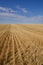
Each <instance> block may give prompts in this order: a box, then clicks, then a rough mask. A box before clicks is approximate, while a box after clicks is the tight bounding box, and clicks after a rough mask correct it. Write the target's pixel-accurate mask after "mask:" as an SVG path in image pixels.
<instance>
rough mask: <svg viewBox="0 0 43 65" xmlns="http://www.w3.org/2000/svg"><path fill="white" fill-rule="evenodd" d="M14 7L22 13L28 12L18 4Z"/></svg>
mask: <svg viewBox="0 0 43 65" xmlns="http://www.w3.org/2000/svg"><path fill="white" fill-rule="evenodd" d="M16 8H17V9H19V10H20V11H22V12H24V13H28V10H27V9H26V8H21V7H20V6H19V5H17V6H16Z"/></svg>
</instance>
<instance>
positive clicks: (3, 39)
mask: <svg viewBox="0 0 43 65" xmlns="http://www.w3.org/2000/svg"><path fill="white" fill-rule="evenodd" d="M0 65H43V25H41V24H39V25H38V24H37V25H35V24H32V25H30V24H0Z"/></svg>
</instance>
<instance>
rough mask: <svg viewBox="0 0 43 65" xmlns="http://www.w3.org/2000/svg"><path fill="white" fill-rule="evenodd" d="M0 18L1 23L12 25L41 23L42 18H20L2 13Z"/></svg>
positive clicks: (19, 16) (42, 21)
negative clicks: (5, 22)
mask: <svg viewBox="0 0 43 65" xmlns="http://www.w3.org/2000/svg"><path fill="white" fill-rule="evenodd" d="M0 17H2V20H3V18H4V20H3V21H5V18H6V21H8V20H9V19H10V21H12V23H34V24H35V23H43V16H40V15H38V16H32V17H26V16H21V15H17V14H13V13H4V12H3V13H2V12H0Z"/></svg>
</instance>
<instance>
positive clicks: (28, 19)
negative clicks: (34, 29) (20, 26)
mask: <svg viewBox="0 0 43 65" xmlns="http://www.w3.org/2000/svg"><path fill="white" fill-rule="evenodd" d="M1 23H26V24H27V23H29V24H30V23H31V24H43V0H0V24H1Z"/></svg>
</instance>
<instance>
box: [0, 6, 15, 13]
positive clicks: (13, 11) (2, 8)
mask: <svg viewBox="0 0 43 65" xmlns="http://www.w3.org/2000/svg"><path fill="white" fill-rule="evenodd" d="M0 11H3V12H11V13H15V12H16V11H15V10H13V9H11V8H5V7H0Z"/></svg>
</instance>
